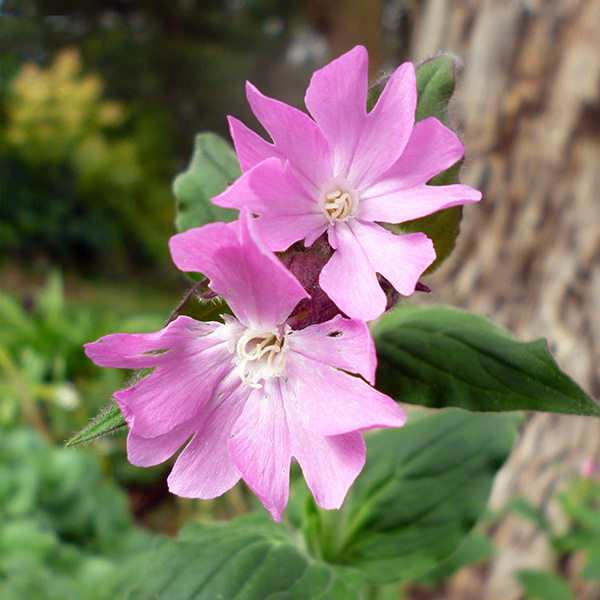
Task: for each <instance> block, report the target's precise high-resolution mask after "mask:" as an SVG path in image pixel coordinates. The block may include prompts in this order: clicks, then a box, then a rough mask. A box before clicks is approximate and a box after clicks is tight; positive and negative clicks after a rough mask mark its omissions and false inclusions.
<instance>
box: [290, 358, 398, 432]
mask: <svg viewBox="0 0 600 600" xmlns="http://www.w3.org/2000/svg"><path fill="white" fill-rule="evenodd" d="M286 373H287V375H288V379H289V382H290V385H292V386H293V390H294V392H295V395H296V403H297V407H298V408H297V411H298V412H297V414H298V417H299V420H300V424H301V425H302V427H304V428H305V429H308V430H310V431H312V432H314V433H318V434H320V435H338V434H341V433H349V432H351V431H360V430H364V429H373V428H375V427H401V426H402V425H404V423H405V422H406V415H405V413H404V411H403V410H402V408H401V407H400V406H399V405H398V404H396V402H394V401H393V400H392V399H391V398H390V397H389V396H386V395H385V394H382V393H381V392H378V391H377V390H376V389H374V388H372V387H371V386H370V385H369V384H367V383H366V382H365V381H363V380H362V379H361V378H360V377H354V376H352V375H348V373H344V372H343V371H339V370H337V369H335V368H333V367H330V366H327V365H324V364H323V363H321V362H317V361H315V360H312V359H310V358H307V357H305V356H303V355H301V354H297V353H293V354H292V353H291V352H290V353H289V354H288V356H287V361H286Z"/></svg>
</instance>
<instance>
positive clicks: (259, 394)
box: [229, 378, 292, 522]
mask: <svg viewBox="0 0 600 600" xmlns="http://www.w3.org/2000/svg"><path fill="white" fill-rule="evenodd" d="M229 449H230V452H231V458H232V459H233V462H234V463H235V466H236V467H237V468H238V469H239V471H240V473H241V474H242V477H243V478H244V481H245V482H246V483H247V484H248V486H249V487H250V488H251V489H252V491H253V492H254V493H255V494H256V495H257V496H258V498H259V500H260V501H261V502H262V503H263V504H264V505H265V508H266V509H267V510H268V511H269V512H270V513H271V516H272V517H273V519H275V521H277V522H280V521H281V514H282V512H283V509H284V508H285V507H286V505H287V502H288V497H289V472H290V461H291V456H292V455H291V447H290V438H289V432H288V426H287V421H286V418H285V411H284V407H283V399H282V396H281V388H280V379H279V378H273V379H269V380H266V381H265V382H264V386H263V388H261V389H257V390H252V391H251V393H250V397H249V398H248V401H247V402H246V405H245V406H244V410H243V412H242V414H241V416H240V418H239V419H238V420H237V422H236V424H235V426H234V428H233V431H232V432H231V437H230V439H229Z"/></svg>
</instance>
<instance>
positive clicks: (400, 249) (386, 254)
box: [351, 220, 436, 296]
mask: <svg viewBox="0 0 600 600" xmlns="http://www.w3.org/2000/svg"><path fill="white" fill-rule="evenodd" d="M351 228H352V231H353V232H354V234H355V235H356V238H357V239H358V241H359V243H360V245H361V246H362V248H363V250H364V251H365V253H366V254H367V256H368V258H369V261H370V264H371V265H372V266H373V268H374V269H375V271H377V273H380V274H381V275H383V276H384V277H385V278H386V279H387V280H388V281H389V282H390V283H391V284H392V285H393V286H394V288H395V289H396V290H397V291H398V292H400V293H401V294H402V295H403V296H410V295H411V294H412V293H413V292H414V291H415V287H416V285H417V282H418V281H419V277H421V275H423V273H424V272H425V270H426V269H427V267H428V266H429V265H430V264H431V263H432V262H433V261H434V260H435V256H436V255H435V250H434V248H433V242H432V241H431V240H430V239H429V238H428V237H427V236H426V235H425V234H424V233H408V234H405V235H394V234H393V233H391V232H390V231H388V230H387V229H384V228H383V227H381V225H377V224H375V223H366V222H359V221H357V220H354V221H353V222H352V224H351Z"/></svg>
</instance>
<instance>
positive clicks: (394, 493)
mask: <svg viewBox="0 0 600 600" xmlns="http://www.w3.org/2000/svg"><path fill="white" fill-rule="evenodd" d="M520 420H521V419H520V415H515V414H504V415H497V414H495V415H491V414H487V415H486V414H474V413H468V412H466V411H460V410H447V411H443V412H439V413H437V414H433V415H428V416H424V417H420V418H417V419H415V420H413V421H411V422H409V424H407V425H406V426H404V427H403V428H401V429H387V430H382V431H378V432H376V433H375V434H372V435H370V436H368V437H367V462H366V465H365V468H364V470H363V472H362V473H361V475H359V477H358V479H357V480H356V482H355V483H354V486H353V488H351V492H350V498H349V499H347V500H346V507H345V511H346V519H345V525H344V527H341V528H340V530H341V531H342V532H345V539H344V541H343V542H342V543H341V545H340V549H339V551H338V552H337V553H336V554H335V555H334V556H333V559H334V560H337V561H339V562H341V563H342V564H345V565H348V566H352V567H355V568H357V569H360V570H362V571H363V572H365V573H366V575H367V578H368V580H369V581H370V582H371V583H375V584H383V583H391V582H393V581H398V580H404V579H412V578H414V577H416V576H418V575H420V574H422V573H425V572H427V571H429V570H430V569H432V568H433V567H435V566H436V565H437V564H438V563H440V562H441V561H443V560H444V559H446V558H448V557H449V556H450V555H451V554H452V553H453V552H455V551H456V550H457V548H458V547H459V546H460V544H461V543H462V542H463V541H464V540H465V539H466V537H467V535H468V534H469V532H470V531H471V529H472V528H473V526H474V525H475V523H476V522H477V520H478V519H479V518H480V516H481V514H482V513H483V511H484V509H485V506H486V503H487V498H488V495H489V493H490V490H491V486H492V482H493V479H494V476H495V474H496V472H497V471H498V470H499V469H500V467H501V466H502V464H503V463H504V461H505V460H506V458H507V457H508V455H509V453H510V451H511V448H512V446H513V443H514V441H515V438H516V427H517V424H518V422H519V421H520Z"/></svg>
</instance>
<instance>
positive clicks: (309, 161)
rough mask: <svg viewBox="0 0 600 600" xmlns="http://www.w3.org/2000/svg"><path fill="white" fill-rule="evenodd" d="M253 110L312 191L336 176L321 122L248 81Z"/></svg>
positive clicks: (282, 154) (249, 99)
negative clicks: (319, 125)
mask: <svg viewBox="0 0 600 600" xmlns="http://www.w3.org/2000/svg"><path fill="white" fill-rule="evenodd" d="M246 95H247V97H248V102H249V103H250V106H251V108H252V111H253V112H254V114H255V115H256V118H257V119H258V120H259V121H260V122H261V124H262V126H263V127H264V128H265V129H266V130H267V133H268V134H269V135H270V136H271V139H272V140H273V142H274V145H275V148H276V149H277V151H278V152H279V153H281V156H283V157H285V158H287V159H289V160H290V162H291V163H292V165H293V167H294V173H295V175H296V177H298V179H300V180H301V181H302V183H303V184H304V185H305V186H307V187H308V189H310V190H311V191H315V190H318V189H320V187H321V186H322V184H323V183H324V182H325V181H327V180H329V179H330V178H331V177H332V176H333V170H332V163H331V156H330V150H329V144H328V143H327V140H326V139H325V138H324V137H323V134H322V133H321V131H320V129H319V127H318V125H317V124H316V123H315V122H314V121H313V120H312V119H311V118H310V117H309V116H308V115H307V114H306V113H303V112H302V111H300V110H298V109H297V108H294V107H292V106H289V105H288V104H285V103H283V102H280V101H279V100H274V99H273V98H269V97H267V96H265V95H263V94H261V93H260V92H259V91H258V90H257V89H256V88H255V87H254V86H253V85H252V84H251V83H246Z"/></svg>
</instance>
